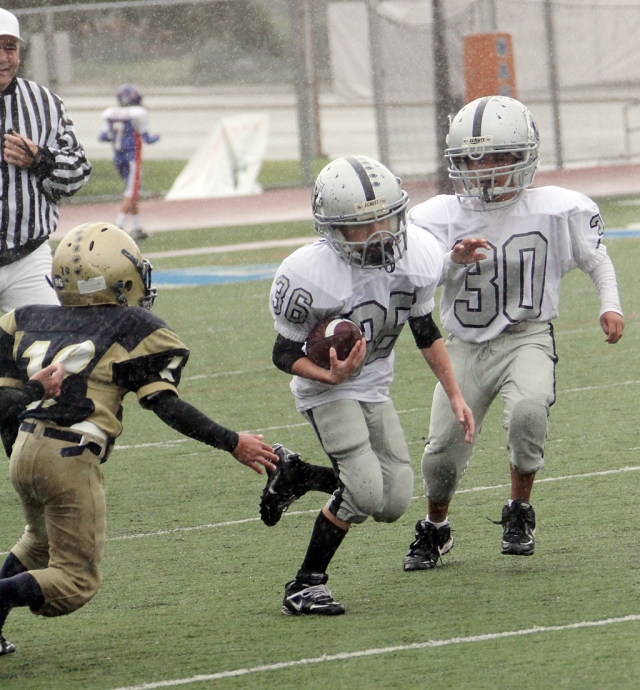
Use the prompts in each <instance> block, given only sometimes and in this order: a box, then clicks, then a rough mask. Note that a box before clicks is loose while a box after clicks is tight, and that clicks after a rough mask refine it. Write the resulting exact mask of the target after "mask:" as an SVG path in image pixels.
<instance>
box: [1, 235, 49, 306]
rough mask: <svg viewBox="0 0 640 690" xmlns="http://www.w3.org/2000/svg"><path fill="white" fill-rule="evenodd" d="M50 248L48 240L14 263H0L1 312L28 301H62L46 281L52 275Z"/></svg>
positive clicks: (38, 302) (28, 302)
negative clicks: (2, 264) (0, 264)
mask: <svg viewBox="0 0 640 690" xmlns="http://www.w3.org/2000/svg"><path fill="white" fill-rule="evenodd" d="M51 263H52V257H51V247H50V246H49V243H48V242H45V243H44V244H41V245H40V246H39V247H38V248H37V249H35V250H34V251H32V252H31V254H27V256H24V257H23V258H22V259H20V260H18V261H14V262H13V263H12V264H7V265H6V266H0V311H3V312H5V313H6V312H8V311H11V310H12V309H17V308H18V307H25V306H27V305H29V304H60V302H59V301H58V296H57V295H56V292H55V290H54V289H53V288H52V287H51V285H49V283H48V282H47V277H51Z"/></svg>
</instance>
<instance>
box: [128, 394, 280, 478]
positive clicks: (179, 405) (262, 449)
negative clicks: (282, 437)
mask: <svg viewBox="0 0 640 690" xmlns="http://www.w3.org/2000/svg"><path fill="white" fill-rule="evenodd" d="M140 402H141V404H142V406H143V407H145V408H147V409H149V410H151V411H152V412H154V413H155V414H156V415H157V417H158V418H159V419H161V420H162V421H163V422H164V423H165V424H166V425H167V426H170V427H171V428H172V429H175V430H176V431H178V432H179V433H181V434H184V435H185V436H189V438H192V439H194V440H196V441H201V442H202V443H206V444H207V445H208V446H213V447H214V448H219V449H221V450H226V451H227V452H228V453H231V455H233V457H234V458H235V459H236V460H238V462H240V463H242V464H243V465H247V466H248V467H251V469H252V470H254V471H256V472H258V474H262V469H261V468H260V467H259V465H263V466H264V467H267V468H268V469H270V470H275V466H274V465H273V464H272V461H273V460H275V461H276V462H277V460H278V456H277V455H275V453H274V452H273V450H272V449H271V446H269V445H267V444H266V443H263V442H262V440H261V439H262V436H260V435H257V436H254V435H252V434H238V433H237V432H235V431H232V430H231V429H227V428H226V427H224V426H222V425H221V424H217V423H216V422H214V421H213V419H210V418H209V417H207V415H206V414H204V412H200V410H198V408H196V407H194V406H193V405H190V404H189V403H188V402H185V401H184V400H182V399H181V398H179V397H178V396H177V395H176V394H175V393H173V392H172V391H169V390H163V391H160V392H158V393H156V394H154V395H150V396H147V397H146V398H143V400H141V401H140Z"/></svg>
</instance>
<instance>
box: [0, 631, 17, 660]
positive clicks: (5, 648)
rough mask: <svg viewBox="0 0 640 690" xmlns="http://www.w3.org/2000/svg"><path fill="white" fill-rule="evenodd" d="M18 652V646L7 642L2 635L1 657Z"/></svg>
mask: <svg viewBox="0 0 640 690" xmlns="http://www.w3.org/2000/svg"><path fill="white" fill-rule="evenodd" d="M15 651H16V646H15V645H14V644H13V642H9V640H5V639H4V637H2V635H0V656H4V655H5V654H11V653H12V652H15Z"/></svg>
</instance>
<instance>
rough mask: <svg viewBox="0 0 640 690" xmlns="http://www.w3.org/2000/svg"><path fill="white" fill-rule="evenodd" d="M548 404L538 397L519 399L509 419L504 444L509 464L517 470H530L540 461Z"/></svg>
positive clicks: (537, 468) (527, 471)
mask: <svg viewBox="0 0 640 690" xmlns="http://www.w3.org/2000/svg"><path fill="white" fill-rule="evenodd" d="M548 419H549V406H548V405H547V404H546V403H545V402H544V401H542V400H519V401H518V402H517V403H515V405H514V406H513V409H512V411H511V418H510V420H509V432H508V435H507V446H508V448H509V461H510V463H511V466H512V467H513V468H514V469H515V470H516V471H517V472H520V473H521V474H532V473H533V472H537V471H538V470H539V469H541V468H542V466H543V465H544V460H543V459H542V456H543V453H544V447H545V443H546V441H547V427H548Z"/></svg>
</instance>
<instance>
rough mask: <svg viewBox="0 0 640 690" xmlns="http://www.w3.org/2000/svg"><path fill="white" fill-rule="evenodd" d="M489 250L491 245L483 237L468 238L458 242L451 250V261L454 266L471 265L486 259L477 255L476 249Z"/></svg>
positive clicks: (480, 254)
mask: <svg viewBox="0 0 640 690" xmlns="http://www.w3.org/2000/svg"><path fill="white" fill-rule="evenodd" d="M480 248H482V249H491V245H490V244H489V243H488V242H487V240H485V239H484V238H483V237H468V238H467V239H464V240H461V241H460V242H458V243H457V244H456V245H455V247H454V248H453V249H452V250H451V261H453V263H454V264H473V263H475V262H476V261H482V259H486V258H487V255H486V254H482V253H478V249H480Z"/></svg>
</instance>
